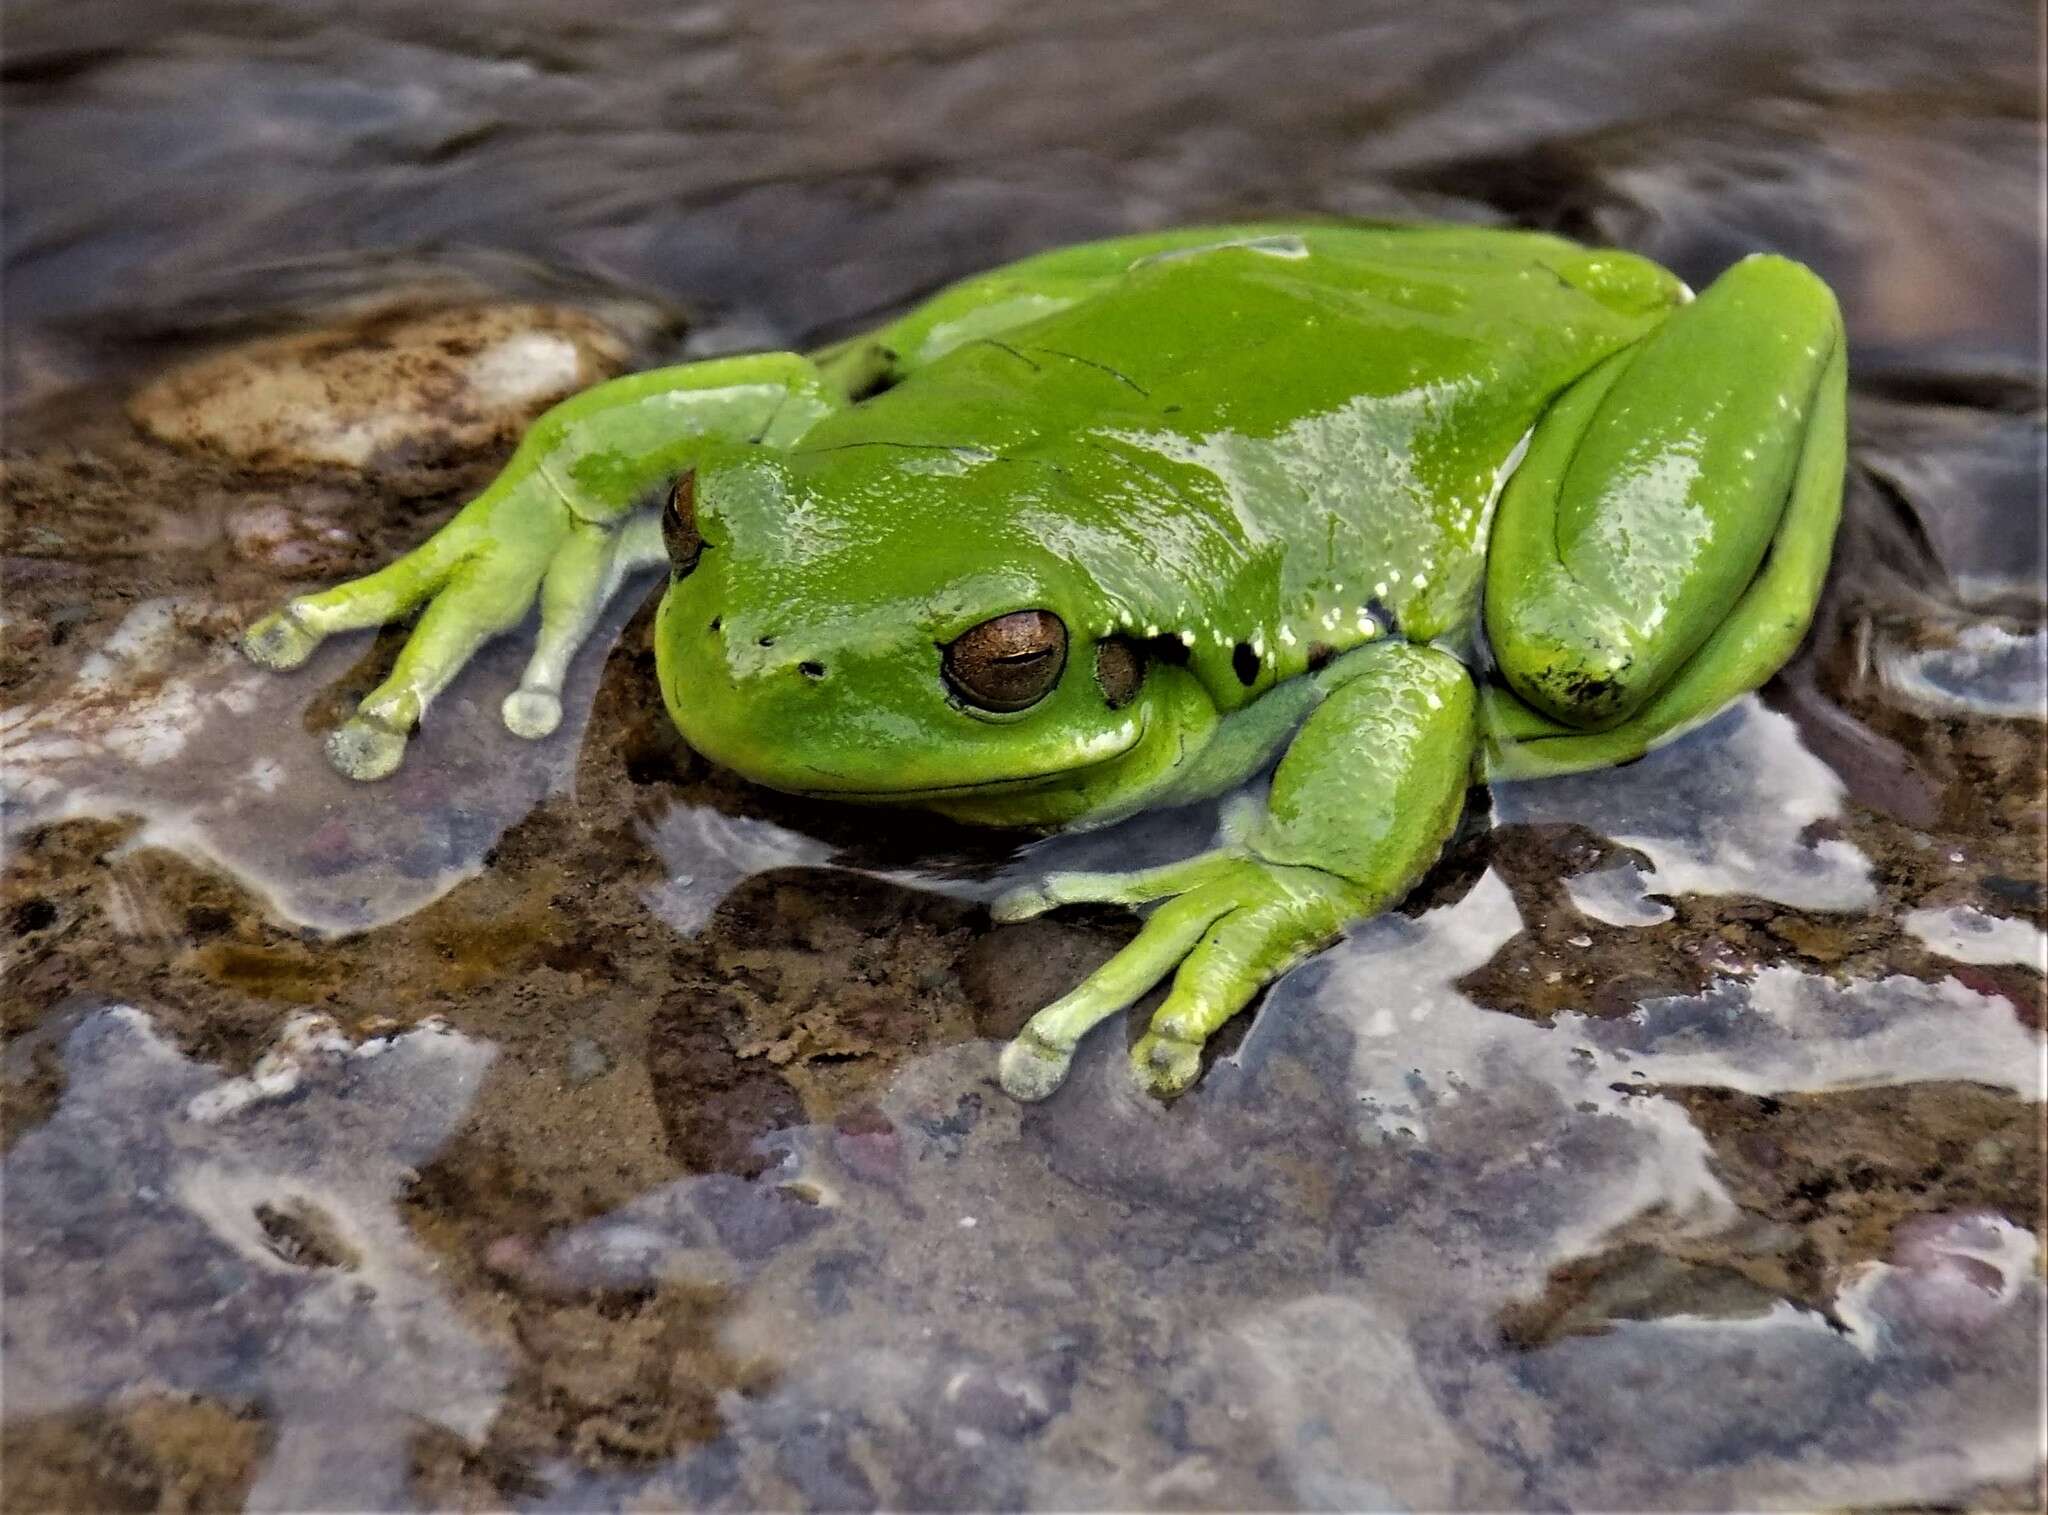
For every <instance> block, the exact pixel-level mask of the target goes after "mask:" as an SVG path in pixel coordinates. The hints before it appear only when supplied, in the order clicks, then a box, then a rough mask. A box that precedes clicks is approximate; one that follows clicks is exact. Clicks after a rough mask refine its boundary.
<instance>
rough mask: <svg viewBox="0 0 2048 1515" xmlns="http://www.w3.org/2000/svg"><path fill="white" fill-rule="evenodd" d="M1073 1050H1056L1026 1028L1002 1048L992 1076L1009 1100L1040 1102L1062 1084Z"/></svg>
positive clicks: (1072, 1058)
mask: <svg viewBox="0 0 2048 1515" xmlns="http://www.w3.org/2000/svg"><path fill="white" fill-rule="evenodd" d="M1073 1062H1074V1049H1073V1048H1072V1047H1060V1046H1056V1045H1054V1044H1053V1043H1052V1042H1049V1041H1047V1040H1045V1039H1044V1038H1043V1037H1040V1036H1038V1035H1036V1034H1034V1033H1033V1032H1032V1030H1031V1028H1030V1027H1028V1026H1027V1027H1025V1029H1024V1031H1023V1033H1022V1034H1021V1035H1020V1036H1018V1038H1017V1039H1016V1040H1015V1041H1013V1042H1011V1043H1010V1045H1009V1046H1007V1047H1005V1048H1003V1055H1002V1058H1001V1060H1000V1061H999V1062H998V1064H997V1068H996V1074H997V1077H998V1078H999V1079H1000V1080H1001V1082H1002V1085H1003V1092H1004V1093H1006V1094H1008V1095H1009V1096H1010V1097H1011V1098H1012V1099H1021V1100H1026V1101H1030V1100H1041V1099H1044V1098H1045V1097H1046V1096H1047V1095H1048V1094H1050V1093H1052V1092H1053V1090H1055V1089H1057V1088H1058V1087H1059V1086H1060V1085H1061V1084H1062V1083H1064V1082H1065V1081H1066V1077H1067V1069H1068V1068H1070V1067H1072V1066H1073Z"/></svg>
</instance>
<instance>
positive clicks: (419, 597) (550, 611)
mask: <svg viewBox="0 0 2048 1515" xmlns="http://www.w3.org/2000/svg"><path fill="white" fill-rule="evenodd" d="M523 504H524V506H525V508H524V509H523V510H522V511H521V512H520V515H519V518H518V522H517V529H516V530H508V529H504V528H502V527H501V528H500V529H498V530H495V531H492V530H489V529H488V528H487V526H486V523H485V521H484V520H483V519H481V518H480V517H472V516H471V515H470V514H469V512H467V511H465V512H464V513H463V514H462V515H458V516H457V517H456V518H455V519H454V520H453V521H451V522H449V524H448V525H447V526H446V527H444V528H443V529H442V530H441V531H439V532H437V533H436V534H435V535H434V536H433V537H431V538H429V539H428V540H427V541H426V542H425V543H424V544H423V545H421V546H420V547H419V548H418V549H417V550H415V551H413V552H410V553H408V554H406V555H405V556H404V557H402V558H400V559H398V560H397V561H396V562H394V563H392V564H391V565H390V566H389V567H387V568H382V569H380V570H378V571H377V572H376V573H372V574H369V575H367V576H365V577H363V578H360V579H355V580H352V581H350V582H349V583H346V584H341V585H338V586H336V587H335V588H333V589H328V590H324V591H322V592H320V593H318V594H309V595H301V596H300V597H298V598H297V599H294V600H292V601H290V602H289V603H287V604H286V605H285V606H284V607H283V608H282V609H280V610H278V611H276V612H275V613H273V614H271V615H269V616H266V617H264V618H263V619H262V620H260V621H258V622H256V624H255V625H253V626H251V627H250V628H249V629H248V631H247V632H246V633H245V634H244V636H243V638H242V650H243V651H244V652H245V653H246V654H247V655H248V656H249V658H250V659H251V660H252V661H254V662H256V663H260V664H262V665H263V666H264V667H266V668H274V669H279V670H283V669H290V668H295V667H297V666H298V665H299V664H301V663H303V662H304V661H305V660H306V659H307V658H308V657H309V656H311V655H312V652H313V650H314V649H315V648H316V647H318V646H319V645H320V643H321V642H322V641H324V640H325V639H326V638H327V637H329V636H331V635H333V634H334V633H336V632H341V631H354V630H359V629H363V628H366V627H371V626H381V625H383V624H385V623H386V622H389V621H394V620H397V619H399V618H400V617H402V616H404V615H406V614H408V613H410V612H411V611H413V610H414V609H416V608H418V607H419V606H420V605H422V604H424V605H425V606H426V609H425V611H424V613H423V614H421V616H420V619H419V624H418V625H417V626H415V627H414V628H413V632H412V635H411V636H410V637H409V638H408V639H407V641H406V644H405V648H404V650H403V651H402V652H401V653H400V654H399V656H398V661H397V662H396V663H395V664H394V665H393V667H392V670H391V674H390V676H389V677H388V678H386V679H385V680H384V682H383V683H382V684H380V685H379V686H378V687H377V688H376V689H374V690H372V691H371V692H370V693H369V694H368V695H367V696H365V697H364V699H363V700H362V702H361V703H360V704H359V705H358V706H357V707H356V712H355V714H354V715H353V716H351V717H350V718H349V719H348V720H347V721H345V722H343V723H342V725H341V726H339V727H338V728H336V729H335V731H334V732H332V733H331V734H330V735H329V737H328V739H327V756H328V759H329V761H331V762H332V763H333V764H334V766H335V767H336V768H337V769H339V770H340V771H341V772H342V773H344V774H346V775H348V776H349V777H350V778H354V779H363V780H369V779H380V778H383V777H385V776H386V775H388V774H390V773H391V772H392V771H393V770H395V769H396V768H397V767H398V765H399V763H400V761H401V760H402V759H403V758H404V756H405V748H406V743H407V741H408V740H409V739H410V736H411V733H412V731H413V729H414V727H416V726H417V725H418V724H419V720H420V717H421V716H422V715H423V714H424V713H425V711H426V708H427V706H428V704H429V703H431V702H432V700H433V699H434V697H435V696H436V695H437V694H439V693H440V692H441V690H443V689H444V688H446V687H447V685H448V683H449V682H450V681H451V680H452V679H454V677H455V676H456V674H458V673H459V672H461V670H462V668H463V665H464V664H466V663H467V662H468V661H469V660H470V658H471V657H472V656H474V655H475V653H476V651H477V649H478V648H479V647H481V646H482V645H483V644H484V643H485V642H486V641H488V640H489V639H490V638H492V637H493V636H496V635H497V634H498V633H500V632H502V631H506V630H509V629H510V628H511V627H513V626H516V625H517V624H518V623H519V622H520V620H521V619H523V618H524V617H525V615H526V613H527V611H528V610H529V609H530V608H531V607H532V605H533V603H534V600H535V599H536V597H538V598H539V600H540V602H541V627H540V636H539V639H538V641H537V643H536V645H535V649H534V653H533V657H532V659H531V660H530V661H529V663H528V664H527V669H526V673H525V676H524V677H523V678H522V679H521V681H520V686H519V688H518V689H517V690H516V691H514V692H513V693H512V694H511V695H510V696H509V697H508V698H507V699H506V701H505V704H504V711H503V714H504V720H505V724H506V726H507V727H509V728H510V729H511V730H512V731H514V732H515V733H517V734H518V735H520V736H526V737H540V736H545V735H547V734H548V733H549V732H551V731H553V730H554V729H555V726H556V725H557V724H558V723H559V721H560V720H561V688H562V680H563V678H564V677H565V676H566V674H567V671H568V666H569V662H570V660H571V659H572V658H573V657H574V655H575V653H576V650H577V649H578V648H579V647H580V646H581V645H582V643H583V642H584V640H585V639H586V638H587V637H588V636H589V634H590V631H591V628H592V627H593V626H594V625H595V624H596V621H597V618H598V615H599V613H600V611H602V609H603V607H604V604H605V601H606V600H607V599H609V598H610V596H611V594H612V592H613V591H614V590H616V589H617V587H618V585H619V581H620V580H621V579H622V578H623V577H624V576H625V575H626V574H627V573H629V572H631V571H632V570H633V569H634V568H636V567H640V566H643V565H644V564H646V563H648V562H651V561H659V560H660V558H661V556H662V553H661V538H660V529H659V523H658V520H657V518H656V517H655V516H654V515H653V513H651V512H649V513H646V514H645V515H644V516H639V517H634V518H633V519H631V520H630V521H628V522H627V523H626V524H625V525H624V526H623V527H621V528H618V529H608V528H605V527H599V526H593V525H590V524H588V523H586V522H583V521H578V520H574V519H572V518H571V517H570V515H569V513H568V511H567V509H566V508H565V507H563V506H562V505H561V504H560V503H559V501H555V500H551V499H548V498H546V497H545V496H538V495H537V496H536V497H534V498H531V499H528V500H527V501H525V502H523Z"/></svg>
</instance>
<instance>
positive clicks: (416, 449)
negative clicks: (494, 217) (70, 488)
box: [128, 303, 633, 479]
mask: <svg viewBox="0 0 2048 1515" xmlns="http://www.w3.org/2000/svg"><path fill="white" fill-rule="evenodd" d="M632 349H633V343H632V341H631V339H630V338H629V337H628V336H627V335H626V334H624V333H622V332H620V331H619V330H617V329H615V328H614V327H613V326H611V325H608V324H607V323H605V322H604V321H601V320H599V319H598V318H597V317H595V316H593V315H590V314H588V313H586V312H583V311H580V310H576V309H573V308H571V307H569V306H564V305H544V304H520V303H471V304H463V305H456V306H451V307H449V308H446V309H442V310H435V311H431V312H426V313H421V312H418V311H396V312H394V311H385V312H382V313H379V314H376V315H371V316H367V317H363V318H359V319H357V320H354V321H351V322H347V323H345V324H342V325H338V326H332V327H327V328H324V329H321V330H318V331H309V332H298V333H293V334H291V335H288V336H279V337H266V338H262V339H260V340H257V341H252V342H248V343H244V344H242V345H240V346H237V347H231V348H228V349H227V350H225V351H222V352H217V353H213V354H211V355H209V356H206V357H203V358H199V359H196V360H194V361H192V362H190V363H187V364H184V365H183V366H181V367H178V368H174V369H172V370H171V371H170V372H169V373H166V374H164V375H163V376H162V377H160V378H158V379H156V380H155V381H153V382H152V383H150V384H148V385H145V386H144V387H143V388H142V389H141V390H139V391H137V392H136V394H135V395H134V396H133V398H131V399H130V401H129V403H128V413H129V415H130V416H131V417H132V418H133V420H134V421H135V423H136V425H138V426H140V427H141V428H142V430H143V431H144V432H146V433H148V434H149V435H150V436H152V437H154V438H156V439H157V440H158V441H160V442H168V443H170V444H171V445H173V446H175V447H181V448H185V449H187V450H189V451H194V452H201V453H206V454H210V455H213V456H217V457H223V458H226V459H228V460H229V461H231V462H235V463H238V464H241V465H243V466H244V467H247V468H254V469H263V470H277V471H281V472H292V473H299V472H307V471H315V470H324V469H335V468H340V469H348V470H352V471H357V472H361V473H367V474H370V475H372V476H374V477H380V478H387V479H388V478H395V477H400V476H403V475H407V474H415V473H417V472H419V471H420V470H422V469H426V470H433V469H437V468H443V467H447V466H451V465H454V464H457V463H461V462H465V461H468V460H470V459H472V458H473V457H474V456H475V455H476V454H478V453H479V452H482V451H485V450H486V449H489V448H493V447H500V446H504V445H506V444H509V443H510V442H512V441H513V440H514V439H515V438H516V437H517V436H518V434H519V432H520V430H521V429H522V428H523V427H524V426H525V425H526V424H527V423H528V422H529V421H531V420H532V419H533V418H534V417H535V416H536V415H538V414H539V413H540V412H541V411H543V410H545V409H547V407H548V406H550V405H553V404H555V403H556V402H558V401H560V400H563V399H566V398H567V397H568V396H569V395H572V394H574V393H576V392H577V391H578V390H580V389H586V388H588V387H589V386H590V385H592V384H595V383H597V382H599V381H600V380H603V379H607V378H611V377H612V376H614V375H616V374H618V373H621V372H623V371H624V370H625V369H626V367H627V366H628V365H629V363H630V361H631V358H632Z"/></svg>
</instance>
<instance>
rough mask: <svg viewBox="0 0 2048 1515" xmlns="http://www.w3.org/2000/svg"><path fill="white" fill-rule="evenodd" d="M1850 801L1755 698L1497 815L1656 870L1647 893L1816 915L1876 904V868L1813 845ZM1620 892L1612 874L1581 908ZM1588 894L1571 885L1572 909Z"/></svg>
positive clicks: (1783, 722)
mask: <svg viewBox="0 0 2048 1515" xmlns="http://www.w3.org/2000/svg"><path fill="white" fill-rule="evenodd" d="M1842 794H1843V790H1842V781H1841V780H1840V779H1839V778H1837V777H1836V776H1835V773H1834V771H1833V770H1832V769H1830V768H1829V767H1828V766H1827V765H1826V764H1824V763H1822V762H1821V761H1820V760H1819V759H1818V758H1816V757H1814V756H1813V754H1812V753H1810V752H1808V751H1807V750H1806V749H1805V748H1804V747H1803V746H1801V745H1800V742H1799V736H1798V733H1797V730H1796V729H1795V728H1794V726H1793V724H1792V722H1791V721H1790V720H1788V719H1787V718H1786V717H1784V716H1782V715H1779V714H1778V713H1776V712H1775V711H1771V710H1766V709H1765V708H1764V707H1763V706H1762V704H1760V703H1759V702H1758V701H1757V698H1756V697H1755V696H1754V695H1750V696H1747V697H1746V698H1744V699H1742V700H1740V701H1738V702H1737V703H1736V705H1735V706H1734V708H1732V709H1731V710H1729V711H1727V712H1726V713H1725V714H1723V715H1721V716H1718V717H1717V718H1716V719H1715V720H1714V721H1712V722H1711V723H1709V725H1708V726H1707V728H1706V729H1704V730H1702V731H1700V732H1698V733H1697V734H1695V735H1693V736H1690V737H1685V738H1681V739H1680V740H1678V741H1676V742H1673V743H1671V744H1670V745H1668V746H1666V747H1663V748H1660V749H1659V750H1657V751H1655V752H1653V753H1651V754H1650V755H1649V756H1648V757H1646V758H1644V759H1642V760H1641V761H1640V762H1637V763H1631V764H1630V765H1629V766H1627V767H1626V768H1620V769H1610V770H1608V771H1606V772H1602V773H1589V774H1579V775H1575V776H1573V777H1570V778H1564V779H1551V780H1546V781H1544V782H1542V783H1532V784H1504V785H1501V786H1499V787H1498V788H1497V789H1496V791H1495V795H1494V813H1495V814H1496V816H1498V817H1499V818H1500V819H1501V820H1503V821H1523V822H1529V823H1532V824H1535V823H1543V822H1560V821H1578V822H1581V823H1583V824H1584V825H1587V826H1589V827H1591V828H1592V829H1593V830H1594V831H1597V832H1599V833H1601V834H1602V835H1604V836H1608V837H1611V838H1613V840H1615V841H1616V842H1618V843H1620V844H1621V845H1622V846H1624V847H1633V848H1635V849H1636V850H1637V851H1639V852H1642V853H1643V854H1644V855H1645V856H1647V857H1648V858H1649V860H1650V865H1651V871H1650V874H1649V876H1648V877H1647V878H1645V879H1644V880H1643V882H1644V886H1645V889H1646V891H1647V892H1651V893H1656V894H1753V895H1756V896H1758V897H1759V898H1761V899H1767V900H1777V901H1779V902H1780V903H1782V904H1787V905H1797V906H1800V907H1801V908H1804V909H1808V910H1855V909H1861V908H1865V907H1868V906H1869V905H1871V904H1874V903H1875V902H1876V899H1877V891H1876V890H1875V889H1874V888H1872V886H1871V882H1870V861H1869V859H1868V858H1866V857H1864V856H1863V855H1862V854H1861V853H1860V852H1858V851H1857V850H1856V848H1855V847H1854V845H1852V844H1851V843H1849V842H1845V841H1840V840H1837V839H1834V838H1827V837H1823V838H1819V839H1815V838H1813V837H1812V836H1811V835H1810V828H1812V827H1813V825H1814V823H1815V822H1817V821H1825V820H1831V819H1833V818H1835V817H1836V816H1838V815H1840V814H1841V810H1842ZM1620 882H1621V880H1620V878H1619V877H1617V876H1615V875H1614V874H1611V873H1610V874H1608V875H1607V876H1606V877H1605V878H1603V879H1601V880H1599V881H1598V882H1597V883H1595V884H1594V885H1592V886H1591V888H1592V889H1593V890H1594V891H1595V892H1593V893H1589V894H1586V895H1584V896H1583V898H1584V900H1585V902H1586V903H1588V904H1591V905H1592V907H1593V910H1594V912H1598V911H1599V910H1600V909H1601V908H1603V907H1602V904H1601V901H1602V900H1603V899H1605V900H1612V899H1613V898H1614V895H1615V892H1616V885H1617V884H1618V883H1620ZM1585 887H1586V886H1584V885H1581V884H1580V883H1578V881H1574V886H1573V897H1574V899H1575V900H1579V899H1581V898H1582V896H1581V890H1582V888H1585ZM1604 908H1605V909H1606V910H1608V911H1609V912H1610V914H1612V913H1613V912H1615V911H1617V910H1623V911H1625V910H1627V909H1628V908H1629V907H1627V906H1626V905H1623V904H1618V903H1609V904H1607V905H1605V907H1604ZM1598 918H1599V919H1608V918H1609V917H1608V916H1605V915H1602V916H1598ZM1625 923H1627V924H1643V923H1644V922H1640V921H1636V920H1633V919H1628V920H1626V922H1625Z"/></svg>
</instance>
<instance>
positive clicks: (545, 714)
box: [502, 686, 562, 739]
mask: <svg viewBox="0 0 2048 1515" xmlns="http://www.w3.org/2000/svg"><path fill="white" fill-rule="evenodd" d="M502 713H503V715H504V717H505V729H506V730H508V731H510V732H511V733H512V734H513V735H514V736H523V737H527V738H529V739H534V738H539V737H544V736H546V735H548V734H549V733H550V732H552V731H553V730H554V729H555V728H556V727H557V726H559V725H561V724H562V701H561V698H560V696H558V695H557V694H556V693H555V691H554V690H552V689H536V688H532V687H528V686H522V687H520V688H518V689H515V690H513V691H512V692H511V693H510V694H508V695H506V696H505V703H504V706H503V707H502Z"/></svg>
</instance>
